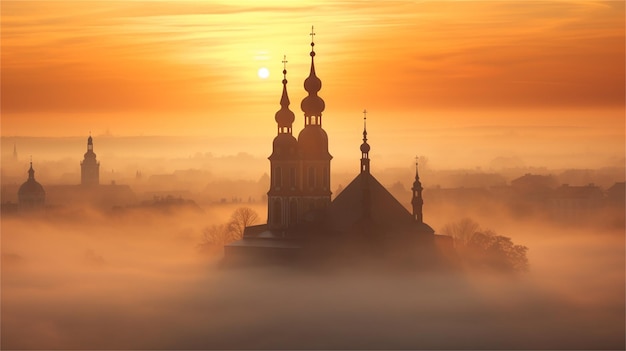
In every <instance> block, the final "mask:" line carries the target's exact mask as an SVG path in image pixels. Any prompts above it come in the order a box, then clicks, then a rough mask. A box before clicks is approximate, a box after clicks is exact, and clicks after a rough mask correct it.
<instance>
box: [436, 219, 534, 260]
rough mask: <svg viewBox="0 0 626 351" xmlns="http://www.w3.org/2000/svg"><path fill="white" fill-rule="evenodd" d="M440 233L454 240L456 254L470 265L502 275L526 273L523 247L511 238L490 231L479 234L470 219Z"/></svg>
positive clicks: (476, 224)
mask: <svg viewBox="0 0 626 351" xmlns="http://www.w3.org/2000/svg"><path fill="white" fill-rule="evenodd" d="M442 233H443V234H446V235H450V236H452V237H453V238H454V241H455V247H456V248H457V252H458V253H459V255H460V256H461V257H463V258H464V259H465V260H466V261H468V262H469V263H472V264H475V265H481V266H488V267H491V268H494V269H497V270H501V271H517V272H522V271H527V270H528V258H527V257H526V253H527V252H528V248H527V247H526V246H523V245H516V244H515V243H513V240H511V238H509V237H506V236H503V235H499V234H498V233H496V232H494V231H492V230H489V229H486V230H482V229H481V228H480V225H479V224H478V223H476V222H475V221H473V220H471V219H469V218H464V219H461V220H459V221H457V222H452V223H449V224H447V225H446V226H445V227H444V228H443V229H442Z"/></svg>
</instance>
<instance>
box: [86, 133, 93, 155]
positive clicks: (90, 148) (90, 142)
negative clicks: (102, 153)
mask: <svg viewBox="0 0 626 351" xmlns="http://www.w3.org/2000/svg"><path fill="white" fill-rule="evenodd" d="M89 151H93V138H92V137H91V131H89V138H87V152H89Z"/></svg>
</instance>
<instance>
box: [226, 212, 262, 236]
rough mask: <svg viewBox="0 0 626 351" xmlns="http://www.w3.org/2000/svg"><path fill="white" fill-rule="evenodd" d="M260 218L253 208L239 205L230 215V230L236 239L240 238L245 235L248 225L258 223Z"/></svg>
mask: <svg viewBox="0 0 626 351" xmlns="http://www.w3.org/2000/svg"><path fill="white" fill-rule="evenodd" d="M258 220H259V215H258V214H257V213H256V211H254V210H253V209H251V208H249V207H239V208H238V209H236V210H235V212H233V214H232V215H231V216H230V221H229V222H228V224H227V226H228V230H229V231H230V232H231V233H232V235H233V237H234V238H235V240H239V239H241V238H242V237H243V231H244V230H245V229H246V227H248V226H250V225H252V224H254V223H256V222H257V221H258Z"/></svg>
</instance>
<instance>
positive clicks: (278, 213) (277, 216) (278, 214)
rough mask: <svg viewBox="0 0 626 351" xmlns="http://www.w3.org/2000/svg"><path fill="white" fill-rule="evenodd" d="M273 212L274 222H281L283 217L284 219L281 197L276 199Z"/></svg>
mask: <svg viewBox="0 0 626 351" xmlns="http://www.w3.org/2000/svg"><path fill="white" fill-rule="evenodd" d="M273 210H274V211H273V213H272V219H273V222H274V224H281V222H282V219H283V214H282V210H283V209H282V205H281V203H280V200H279V199H276V200H275V201H274V208H273Z"/></svg>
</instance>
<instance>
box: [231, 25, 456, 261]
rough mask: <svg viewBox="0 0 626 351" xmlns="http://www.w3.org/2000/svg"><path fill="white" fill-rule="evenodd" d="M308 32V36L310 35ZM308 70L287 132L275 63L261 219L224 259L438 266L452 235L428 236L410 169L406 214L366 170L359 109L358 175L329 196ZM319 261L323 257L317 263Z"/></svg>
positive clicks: (322, 134)
mask: <svg viewBox="0 0 626 351" xmlns="http://www.w3.org/2000/svg"><path fill="white" fill-rule="evenodd" d="M313 35H314V33H313V32H312V33H311V38H313ZM310 56H311V68H310V72H309V76H308V77H307V78H306V79H305V80H304V89H305V90H306V92H307V93H308V95H307V96H306V97H305V98H304V99H303V100H302V102H301V104H300V107H301V109H302V111H303V112H304V128H303V129H302V131H300V133H299V135H298V138H297V139H296V138H295V137H294V136H293V134H292V131H293V129H292V124H293V122H294V120H295V115H294V113H293V112H292V111H291V110H290V109H289V105H290V101H289V96H288V93H287V69H286V63H287V62H286V59H285V60H283V65H284V69H283V76H284V78H283V80H282V85H283V89H282V96H281V99H280V106H281V107H280V110H279V111H278V112H276V114H275V120H276V123H277V135H276V137H275V138H274V141H273V145H272V154H271V155H270V156H269V160H270V174H271V175H270V178H271V182H270V189H269V191H268V193H267V213H268V214H267V224H262V225H256V226H250V227H247V228H246V229H245V231H244V234H243V238H242V239H241V240H238V241H235V242H233V243H230V244H227V245H226V246H225V247H224V260H225V263H226V264H232V265H237V264H261V263H286V264H290V263H294V262H319V261H324V262H332V261H335V260H339V261H344V262H346V261H350V260H357V261H358V262H362V260H363V259H373V260H374V261H379V260H384V261H385V262H398V263H406V264H417V265H421V266H425V265H426V266H427V265H431V264H438V263H440V261H441V258H442V257H443V256H445V253H446V252H449V251H451V250H452V238H450V237H448V236H443V235H436V234H435V232H434V230H433V229H432V228H431V227H430V226H429V225H428V224H426V223H424V221H423V216H422V205H423V200H422V184H421V182H420V180H419V174H418V169H417V163H416V165H415V166H416V169H415V181H414V183H413V187H412V191H413V197H412V201H411V204H412V213H411V212H409V211H408V210H407V209H406V208H405V207H404V206H403V205H402V204H400V202H398V200H396V199H395V198H394V197H393V195H391V194H390V193H389V192H388V191H387V190H386V189H385V188H384V187H383V186H382V185H381V184H380V182H378V180H376V178H375V177H374V176H373V175H372V174H371V173H370V158H369V152H370V150H371V147H370V145H369V144H368V142H367V126H366V119H367V112H366V111H363V112H364V118H363V119H364V125H363V144H362V145H361V146H360V151H361V160H360V172H359V174H358V175H357V176H356V177H355V178H354V180H352V182H351V183H350V184H349V185H348V186H346V188H345V189H344V190H343V191H342V192H341V193H340V194H339V195H338V196H337V197H336V198H335V199H334V200H333V201H331V191H330V161H331V159H332V156H331V154H330V153H329V150H328V134H327V133H326V131H325V130H324V129H323V128H322V112H323V111H324V109H325V103H324V100H323V99H322V98H321V97H320V96H319V95H318V93H319V91H320V90H321V88H322V81H321V80H320V78H318V77H317V74H316V70H315V43H314V41H313V40H312V41H311V53H310ZM322 258H323V260H322Z"/></svg>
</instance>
